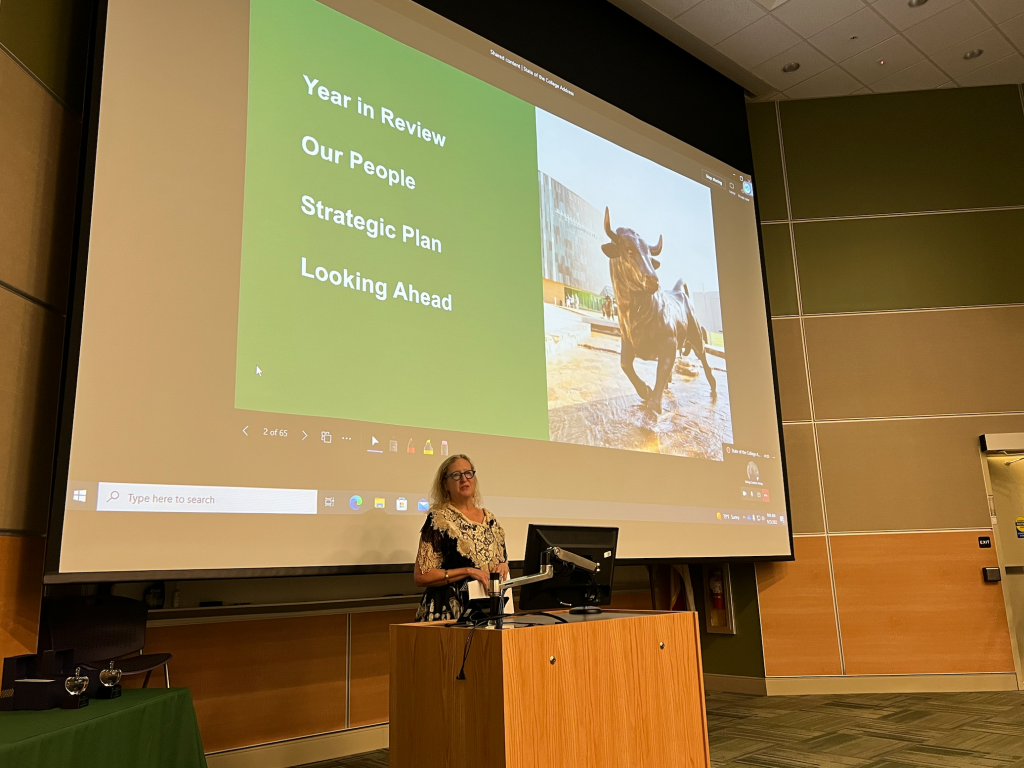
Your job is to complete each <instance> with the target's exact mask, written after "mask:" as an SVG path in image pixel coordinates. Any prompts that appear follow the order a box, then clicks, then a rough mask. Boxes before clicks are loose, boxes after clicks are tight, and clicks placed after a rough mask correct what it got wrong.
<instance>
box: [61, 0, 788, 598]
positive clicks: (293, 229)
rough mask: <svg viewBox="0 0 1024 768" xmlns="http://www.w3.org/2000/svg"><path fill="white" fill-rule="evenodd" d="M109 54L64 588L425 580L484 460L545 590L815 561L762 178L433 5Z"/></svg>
mask: <svg viewBox="0 0 1024 768" xmlns="http://www.w3.org/2000/svg"><path fill="white" fill-rule="evenodd" d="M104 39H105V42H104V52H103V61H102V81H101V82H102V89H101V95H100V101H99V123H98V133H97V136H96V144H95V153H96V156H95V181H94V184H93V187H92V206H91V212H90V213H89V238H88V244H87V245H88V273H87V276H86V277H85V278H84V279H85V287H84V302H83V308H82V315H81V341H80V350H79V354H78V358H77V359H78V363H77V368H74V367H73V366H72V368H70V369H69V370H70V375H71V378H70V379H69V382H68V385H67V386H68V388H70V389H71V393H72V400H73V406H74V408H73V427H72V428H71V430H70V442H69V445H68V448H67V463H66V467H67V483H66V487H65V486H64V485H63V484H61V485H60V487H59V488H58V489H57V493H56V496H58V497H60V498H57V499H55V501H54V507H55V509H54V514H53V518H52V520H53V522H52V523H51V538H53V537H54V536H55V535H56V536H57V537H58V538H59V540H60V541H61V542H62V544H61V547H60V554H59V562H58V563H57V565H56V567H53V566H52V565H51V566H50V567H49V568H48V571H49V572H48V574H47V579H48V580H50V581H60V580H74V579H82V578H87V577H92V578H96V577H100V576H103V575H107V576H109V575H110V574H120V575H122V576H123V575H124V574H138V573H149V574H152V573H162V574H179V575H180V574H186V573H187V574H190V575H191V576H193V577H199V576H203V575H225V574H229V573H241V572H243V571H254V572H255V571H259V572H266V570H265V569H298V570H280V571H277V572H282V573H284V572H289V573H298V572H308V573H311V572H330V571H331V570H332V569H333V571H334V572H340V571H343V570H345V569H346V568H355V569H358V568H366V567H368V566H403V565H407V564H409V563H411V562H412V560H413V558H414V553H415V547H416V543H417V537H418V531H419V528H420V527H421V525H422V524H423V521H424V517H425V515H426V514H427V512H426V510H427V507H428V501H427V491H428V489H429V485H430V481H431V478H432V476H433V474H434V472H435V470H436V468H437V466H438V465H439V463H440V462H441V461H442V460H443V459H444V458H445V457H446V456H449V455H452V454H467V455H469V456H470V457H471V458H472V459H473V461H474V462H475V465H476V467H477V469H478V471H479V475H478V479H479V482H480V488H481V490H482V492H483V495H484V503H485V506H486V507H487V508H489V509H491V510H492V511H493V512H494V513H495V514H496V515H497V516H498V518H499V520H500V521H501V522H502V524H503V525H504V527H505V530H506V532H507V535H508V544H509V555H510V557H511V559H513V560H517V559H520V558H521V557H522V555H523V548H524V543H525V534H526V529H527V526H528V524H530V523H559V524H571V525H601V526H606V525H615V526H618V527H619V528H620V537H619V552H618V555H619V557H620V558H623V559H634V560H636V559H640V560H642V559H663V558H723V557H750V558H759V557H770V558H778V557H789V556H791V534H790V530H789V529H790V525H789V519H788V518H789V515H788V514H787V493H786V487H785V481H784V476H783V465H782V460H781V451H782V446H781V440H780V420H779V412H778V405H777V397H776V391H775V385H774V375H773V360H772V352H771V343H770V335H769V327H768V316H767V312H766V298H765V290H764V278H763V270H762V263H761V256H760V249H759V244H758V227H757V217H756V214H755V206H754V201H753V187H752V179H751V178H750V177H749V176H747V175H744V174H742V173H740V172H739V171H737V170H735V169H733V168H730V167H728V166H726V165H724V164H723V163H721V162H719V161H718V160H716V159H715V158H713V157H710V156H708V155H706V154H703V153H702V152H700V151H698V150H696V149H694V148H693V147H690V146H688V145H686V144H684V143H683V142H681V141H679V140H677V139H675V138H673V137H671V136H669V135H667V134H665V133H662V132H661V131H658V130H656V129H654V128H652V127H651V126H649V125H647V124H645V123H643V122H641V121H639V120H637V119H636V118H634V117H632V116H630V115H629V114H626V113H625V112H622V111H620V110H619V109H617V108H615V107H613V106H611V105H609V104H607V103H605V102H603V101H601V100H600V99H597V98H596V97H594V96H592V95H590V94H588V93H585V92H583V91H581V90H580V89H579V88H577V87H575V86H574V85H573V84H572V83H569V82H564V81H562V80H560V79H559V78H558V77H556V76H554V75H552V74H551V73H547V72H544V71H542V70H541V69H540V68H538V67H536V66H534V65H532V64H531V63H530V62H528V61H524V60H523V59H521V58H519V57H517V56H516V55H514V54H513V53H511V52H509V51H506V50H504V49H501V48H498V47H496V46H495V45H493V44H491V43H489V42H487V41H486V40H484V39H482V38H480V37H478V36H476V35H474V34H472V33H470V32H469V31H467V30H465V29H463V28H461V27H459V26H457V25H455V24H453V23H451V22H449V21H447V20H445V19H443V18H442V17H440V16H437V15H435V14H434V13H432V12H430V11H428V10H426V9H424V8H422V7H420V6H417V5H415V4H414V3H411V2H405V1H403V0H380V1H378V2H374V1H372V0H323V1H322V2H317V1H316V0H252V1H251V2H248V1H247V0H221V2H217V3H209V2H204V1H201V0H175V1H174V2H164V3H148V2H141V0H110V2H109V6H108V9H107V18H106V33H105V38H104ZM681 87H682V86H681ZM65 492H66V493H65ZM51 562H53V561H51Z"/></svg>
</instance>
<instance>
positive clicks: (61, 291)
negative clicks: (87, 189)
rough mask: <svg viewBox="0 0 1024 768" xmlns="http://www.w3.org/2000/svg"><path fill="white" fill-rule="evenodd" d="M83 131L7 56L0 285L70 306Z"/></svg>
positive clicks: (3, 66)
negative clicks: (1, 283) (72, 256)
mask: <svg viewBox="0 0 1024 768" xmlns="http://www.w3.org/2000/svg"><path fill="white" fill-rule="evenodd" d="M80 134H81V124H80V122H79V119H78V117H76V116H75V115H73V114H72V113H70V112H69V111H68V110H66V109H65V108H64V107H63V106H61V104H60V103H59V102H58V101H57V100H56V99H54V98H53V96H51V95H50V94H49V93H47V92H46V91H45V90H44V89H43V88H42V87H41V86H40V85H39V83H37V82H36V81H35V80H34V79H32V77H31V76H30V75H29V74H28V73H27V72H25V70H23V69H22V68H21V67H20V66H18V64H17V63H16V62H15V61H13V60H12V59H11V57H10V56H8V55H7V54H6V53H4V52H2V51H0V147H2V148H3V151H2V152H0V179H3V183H2V184H0V253H3V258H2V259H0V281H2V282H5V283H7V284H8V285H11V286H13V287H14V288H17V289H18V290H19V291H23V292H24V293H27V294H29V295H30V296H33V297H35V298H37V299H40V300H41V301H45V302H47V303H48V304H50V305H51V306H53V307H57V308H60V309H61V310H63V307H64V306H65V305H66V304H67V287H68V271H69V265H70V263H71V238H72V228H73V226H74V216H75V187H76V180H77V178H78V143H79V137H80Z"/></svg>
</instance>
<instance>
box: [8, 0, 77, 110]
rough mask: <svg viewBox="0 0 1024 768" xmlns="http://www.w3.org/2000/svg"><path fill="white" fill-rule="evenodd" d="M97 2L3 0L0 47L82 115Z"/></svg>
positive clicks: (74, 0)
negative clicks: (91, 30) (90, 34)
mask: <svg viewBox="0 0 1024 768" xmlns="http://www.w3.org/2000/svg"><path fill="white" fill-rule="evenodd" d="M92 5H93V2H92V0H0V43H2V44H3V45H4V47H6V48H7V50H9V51H10V52H11V53H13V54H14V55H15V56H16V57H17V58H18V60H19V61H20V62H21V63H22V64H24V65H25V66H26V67H27V68H28V69H29V71H30V72H32V74H34V75H35V76H36V77H38V78H39V79H40V80H42V81H43V82H44V83H45V84H46V86H47V87H48V88H49V89H50V90H51V91H53V92H54V93H55V94H57V97H58V98H59V99H60V100H61V101H63V102H64V104H66V105H67V106H68V107H70V108H71V109H73V110H75V111H76V112H81V111H82V98H83V94H84V93H85V57H86V52H87V51H88V36H89V23H90V19H91V17H92Z"/></svg>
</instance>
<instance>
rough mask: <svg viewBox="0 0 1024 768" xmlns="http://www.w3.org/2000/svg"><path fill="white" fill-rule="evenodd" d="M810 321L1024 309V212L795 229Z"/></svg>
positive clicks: (825, 223) (807, 224)
mask: <svg viewBox="0 0 1024 768" xmlns="http://www.w3.org/2000/svg"><path fill="white" fill-rule="evenodd" d="M793 229H794V233H795V235H796V252H797V259H798V264H799V268H800V292H801V298H802V299H803V309H804V314H820V313H825V312H859V311H871V310H882V309H917V308H925V307H962V306H976V305H984V304H1013V303H1020V302H1024V211H1021V210H1014V211H974V212H969V213H948V214H934V215H929V216H895V217H885V218H876V219H852V220H845V221H816V222H803V223H797V224H795V225H794V228H793Z"/></svg>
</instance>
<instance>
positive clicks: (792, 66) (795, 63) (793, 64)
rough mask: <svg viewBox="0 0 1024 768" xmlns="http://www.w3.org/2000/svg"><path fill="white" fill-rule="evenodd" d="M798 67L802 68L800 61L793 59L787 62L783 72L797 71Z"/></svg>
mask: <svg viewBox="0 0 1024 768" xmlns="http://www.w3.org/2000/svg"><path fill="white" fill-rule="evenodd" d="M798 69H800V62H799V61H791V62H789V64H787V65H786V66H784V67H783V68H782V71H783V72H796V71H797V70H798Z"/></svg>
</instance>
